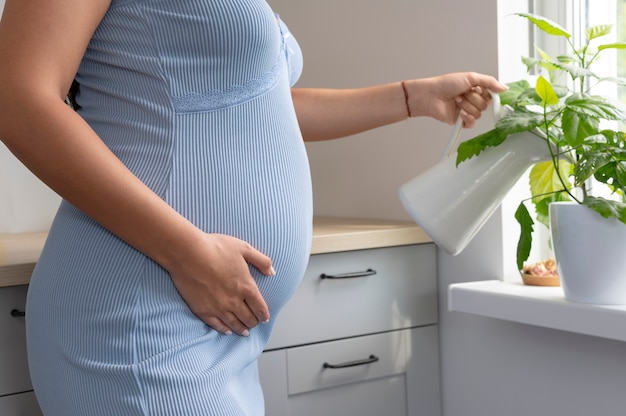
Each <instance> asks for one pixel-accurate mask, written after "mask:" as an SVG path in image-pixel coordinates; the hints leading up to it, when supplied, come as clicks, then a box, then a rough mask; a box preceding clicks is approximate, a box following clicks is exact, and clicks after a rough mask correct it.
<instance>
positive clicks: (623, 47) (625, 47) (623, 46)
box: [598, 43, 626, 51]
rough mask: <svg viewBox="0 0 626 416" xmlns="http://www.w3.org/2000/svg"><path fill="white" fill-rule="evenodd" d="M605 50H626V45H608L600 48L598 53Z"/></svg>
mask: <svg viewBox="0 0 626 416" xmlns="http://www.w3.org/2000/svg"><path fill="white" fill-rule="evenodd" d="M605 49H626V43H607V44H606V45H600V46H598V51H603V50H605Z"/></svg>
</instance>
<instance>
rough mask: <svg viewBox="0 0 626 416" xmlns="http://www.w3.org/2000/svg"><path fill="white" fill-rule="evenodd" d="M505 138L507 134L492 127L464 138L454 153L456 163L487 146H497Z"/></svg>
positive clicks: (476, 153) (474, 154) (472, 155)
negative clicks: (476, 134) (474, 135)
mask: <svg viewBox="0 0 626 416" xmlns="http://www.w3.org/2000/svg"><path fill="white" fill-rule="evenodd" d="M506 138H507V134H505V133H503V132H502V131H501V130H498V129H492V130H489V131H488V132H486V133H483V134H481V135H478V136H476V137H474V138H472V139H469V140H466V141H464V142H463V143H461V144H460V145H459V148H458V150H457V155H456V165H457V166H459V164H460V163H461V162H463V161H465V160H467V159H471V158H472V157H474V156H476V155H478V154H480V153H481V152H482V151H483V150H485V149H486V148H488V147H493V146H498V145H499V144H500V143H502V142H503V141H504V140H505V139H506Z"/></svg>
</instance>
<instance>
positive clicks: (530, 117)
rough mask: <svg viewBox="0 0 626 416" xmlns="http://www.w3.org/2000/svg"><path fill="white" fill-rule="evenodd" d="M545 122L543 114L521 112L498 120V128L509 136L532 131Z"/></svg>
mask: <svg viewBox="0 0 626 416" xmlns="http://www.w3.org/2000/svg"><path fill="white" fill-rule="evenodd" d="M543 122H544V120H543V115H542V114H537V113H533V112H530V111H522V110H519V111H517V112H515V113H511V114H509V115H508V116H506V117H503V118H501V119H500V120H498V121H497V122H496V128H497V129H499V130H501V131H502V134H505V135H509V134H514V133H520V132H522V131H531V130H533V129H534V128H535V127H539V126H541V125H543Z"/></svg>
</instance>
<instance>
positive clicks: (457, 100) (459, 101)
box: [454, 97, 463, 104]
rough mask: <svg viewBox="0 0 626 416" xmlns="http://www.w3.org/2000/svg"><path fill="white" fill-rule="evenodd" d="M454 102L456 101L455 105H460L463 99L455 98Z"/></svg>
mask: <svg viewBox="0 0 626 416" xmlns="http://www.w3.org/2000/svg"><path fill="white" fill-rule="evenodd" d="M454 101H456V103H457V104H461V103H462V102H463V99H462V98H461V97H455V98H454Z"/></svg>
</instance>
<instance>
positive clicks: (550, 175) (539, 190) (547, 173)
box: [528, 159, 573, 200]
mask: <svg viewBox="0 0 626 416" xmlns="http://www.w3.org/2000/svg"><path fill="white" fill-rule="evenodd" d="M558 169H559V171H558V172H557V170H556V167H555V166H554V163H552V161H551V160H548V161H545V162H537V163H535V165H534V166H533V167H532V169H531V170H530V174H529V176H528V179H529V182H530V194H531V195H532V196H533V199H534V200H539V199H535V198H536V197H537V196H542V197H543V196H545V195H549V194H555V193H560V192H561V191H564V190H565V188H564V187H563V184H562V183H561V181H560V179H559V175H560V176H561V178H563V181H564V182H565V184H566V185H567V188H568V189H569V188H571V183H569V176H570V175H571V173H572V169H573V166H572V164H571V163H569V162H567V161H566V160H562V159H560V160H558Z"/></svg>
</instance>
